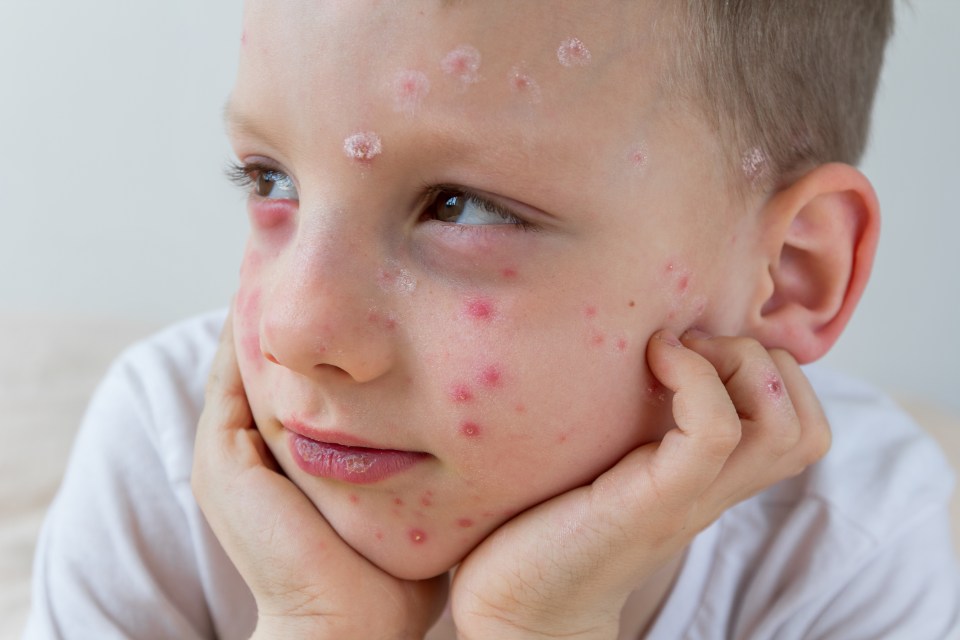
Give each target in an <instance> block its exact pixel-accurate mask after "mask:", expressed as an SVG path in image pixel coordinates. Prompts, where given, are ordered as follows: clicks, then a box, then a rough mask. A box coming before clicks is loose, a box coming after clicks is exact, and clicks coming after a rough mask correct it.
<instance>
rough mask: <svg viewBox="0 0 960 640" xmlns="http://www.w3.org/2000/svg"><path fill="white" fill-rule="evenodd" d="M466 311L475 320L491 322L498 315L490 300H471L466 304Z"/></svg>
mask: <svg viewBox="0 0 960 640" xmlns="http://www.w3.org/2000/svg"><path fill="white" fill-rule="evenodd" d="M464 311H466V314H467V315H468V316H470V317H471V318H473V319H474V320H484V321H489V320H492V319H493V316H494V315H496V310H495V309H494V307H493V303H492V302H491V301H490V300H489V299H488V298H470V299H469V300H467V301H466V303H465V304H464Z"/></svg>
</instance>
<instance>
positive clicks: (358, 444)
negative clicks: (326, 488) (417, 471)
mask: <svg viewBox="0 0 960 640" xmlns="http://www.w3.org/2000/svg"><path fill="white" fill-rule="evenodd" d="M284 427H285V428H286V429H287V430H288V431H289V436H288V438H287V446H288V447H289V449H290V454H291V456H292V457H293V460H294V462H296V463H297V466H298V467H300V468H301V469H302V470H303V471H305V472H306V473H309V474H310V475H312V476H316V477H318V478H328V479H331V480H341V481H343V482H350V483H352V484H373V483H375V482H380V481H382V480H386V479H387V478H389V477H391V476H394V475H397V474H399V473H402V472H404V471H406V470H408V469H410V468H411V467H414V466H416V465H417V464H419V463H421V462H424V461H425V460H426V459H427V458H429V457H430V454H428V453H424V452H422V451H399V450H396V449H379V448H376V447H371V446H367V445H369V444H370V443H369V442H366V441H364V440H361V439H360V438H356V437H353V436H348V435H346V434H342V433H338V432H332V431H331V432H323V431H317V430H315V429H312V428H309V427H307V426H306V425H303V424H299V423H293V424H284ZM308 434H309V435H308Z"/></svg>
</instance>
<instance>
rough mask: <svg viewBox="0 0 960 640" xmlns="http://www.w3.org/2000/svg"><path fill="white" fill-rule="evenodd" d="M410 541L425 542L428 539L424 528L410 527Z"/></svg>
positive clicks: (414, 542) (415, 542)
mask: <svg viewBox="0 0 960 640" xmlns="http://www.w3.org/2000/svg"><path fill="white" fill-rule="evenodd" d="M409 535H410V541H411V542H413V544H423V543H424V542H426V541H427V534H426V532H424V531H423V529H410V533H409Z"/></svg>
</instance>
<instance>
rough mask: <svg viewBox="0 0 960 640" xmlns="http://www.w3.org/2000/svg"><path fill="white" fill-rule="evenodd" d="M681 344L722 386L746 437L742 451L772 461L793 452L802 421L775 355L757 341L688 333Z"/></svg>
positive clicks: (682, 338)
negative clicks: (753, 451)
mask: <svg viewBox="0 0 960 640" xmlns="http://www.w3.org/2000/svg"><path fill="white" fill-rule="evenodd" d="M681 341H682V342H683V343H684V344H685V345H686V346H687V347H688V348H690V349H692V350H694V351H696V352H697V353H698V354H700V355H701V356H703V357H704V358H706V359H707V360H708V361H709V362H710V364H711V365H713V367H714V368H715V369H716V371H717V375H718V376H719V378H720V380H722V381H723V384H724V387H725V388H726V390H727V393H728V394H729V396H730V400H731V402H733V406H734V407H735V408H736V411H737V415H738V416H740V419H741V422H742V424H743V428H744V435H743V439H742V441H741V445H740V448H741V449H744V448H760V449H765V450H766V451H765V452H766V453H767V454H768V455H769V456H770V457H772V458H779V457H780V456H782V455H783V454H785V453H786V452H787V451H790V450H791V449H793V448H794V447H795V446H796V444H797V442H798V441H799V439H800V420H799V419H798V417H797V413H796V410H795V409H794V406H793V402H792V400H791V398H792V396H791V393H790V391H791V390H790V389H789V387H788V385H787V384H786V382H785V381H784V380H783V376H782V375H781V372H780V369H779V367H778V366H777V364H776V363H775V362H774V360H773V358H772V357H771V355H770V352H769V351H767V349H766V348H765V347H764V346H763V345H761V344H760V343H759V342H757V341H756V340H752V339H750V338H738V337H716V338H711V337H709V336H706V335H702V334H701V335H698V334H697V333H694V332H687V333H685V334H684V335H683V336H682V337H681Z"/></svg>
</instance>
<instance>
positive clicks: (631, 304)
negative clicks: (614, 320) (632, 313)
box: [627, 300, 637, 309]
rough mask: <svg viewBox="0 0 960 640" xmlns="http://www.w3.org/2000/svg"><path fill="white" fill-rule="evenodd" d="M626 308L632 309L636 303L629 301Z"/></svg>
mask: <svg viewBox="0 0 960 640" xmlns="http://www.w3.org/2000/svg"><path fill="white" fill-rule="evenodd" d="M627 306H628V307H630V308H631V309H633V308H634V307H635V306H637V303H636V302H635V301H634V300H631V301H630V302H628V303H627Z"/></svg>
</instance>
